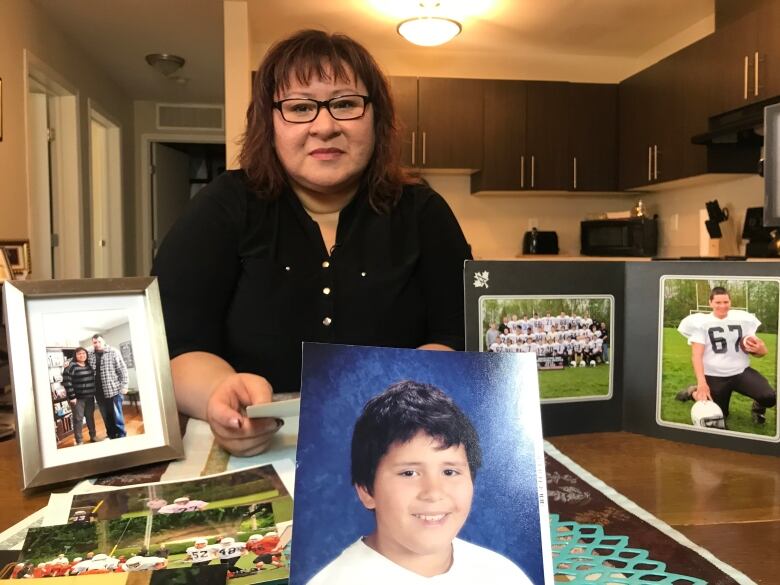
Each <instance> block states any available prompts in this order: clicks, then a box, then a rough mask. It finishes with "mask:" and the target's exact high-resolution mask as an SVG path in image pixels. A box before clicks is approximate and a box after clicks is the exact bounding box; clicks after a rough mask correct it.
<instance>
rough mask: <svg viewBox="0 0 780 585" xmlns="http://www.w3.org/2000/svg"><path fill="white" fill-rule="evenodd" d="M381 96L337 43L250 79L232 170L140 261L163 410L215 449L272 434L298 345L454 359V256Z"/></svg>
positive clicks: (275, 57)
mask: <svg viewBox="0 0 780 585" xmlns="http://www.w3.org/2000/svg"><path fill="white" fill-rule="evenodd" d="M399 156H400V148H399V142H398V137H397V131H396V120H395V113H394V108H393V103H392V99H391V96H390V92H389V88H388V83H387V80H386V79H385V77H384V76H383V75H382V73H381V71H380V70H379V67H378V66H377V64H376V62H375V61H374V59H373V58H372V57H371V55H370V54H369V53H368V52H367V51H366V50H365V49H364V48H363V47H362V46H360V45H359V44H357V43H356V42H355V41H353V40H352V39H350V38H348V37H346V36H343V35H328V34H326V33H324V32H321V31H313V30H309V31H301V32H299V33H297V34H295V35H293V36H292V37H290V38H288V39H286V40H283V41H281V42H279V43H277V44H276V45H274V46H273V47H272V48H271V49H270V50H269V52H268V54H267V55H266V57H265V59H264V61H263V63H261V66H260V69H259V70H258V72H257V75H256V76H255V80H254V87H253V90H252V103H251V105H250V106H249V109H248V113H247V130H246V134H245V136H244V141H243V146H242V150H241V154H240V163H241V167H242V170H241V171H232V172H228V173H226V174H224V175H222V176H221V177H219V178H218V179H217V180H216V181H214V183H212V184H211V185H210V186H209V187H207V188H206V189H204V190H203V191H202V192H201V194H200V195H199V196H198V197H196V198H195V200H194V201H193V204H192V205H191V206H190V208H189V209H188V211H187V212H186V213H185V215H184V216H183V217H182V218H181V220H180V221H179V222H177V224H176V225H175V226H174V228H173V229H172V230H171V232H170V233H169V235H168V236H167V238H166V240H165V242H164V243H163V246H162V247H161V249H160V251H159V254H158V256H157V258H156V259H155V266H154V271H153V272H154V273H155V274H157V275H158V277H159V282H160V291H161V295H162V300H163V309H164V313H165V324H166V331H167V335H168V341H169V348H170V352H171V357H172V361H171V367H172V372H173V379H174V387H175V391H176V398H177V403H178V405H179V409H180V410H181V411H182V412H184V413H185V414H188V415H190V416H195V417H197V418H202V419H204V420H208V422H209V423H210V425H211V427H212V430H213V431H214V434H215V436H216V438H217V441H218V442H219V443H220V444H221V445H222V446H223V447H225V448H226V449H227V450H229V451H231V452H233V453H236V454H244V455H250V454H254V453H257V452H260V451H262V450H264V449H265V448H267V446H268V443H269V441H270V439H271V437H272V434H273V433H274V432H276V430H278V428H279V424H280V421H276V420H274V419H249V418H247V417H246V416H245V415H244V414H243V409H244V407H246V406H247V405H250V404H255V403H261V402H267V401H270V400H271V394H272V392H273V391H274V390H275V391H277V392H286V391H295V390H298V387H299V382H300V352H301V342H302V341H317V342H326V343H346V344H355V345H380V346H394V347H422V348H426V349H460V348H462V346H463V276H462V274H463V261H464V260H465V259H467V258H470V251H469V247H468V244H467V243H466V240H465V238H464V237H463V233H462V231H461V229H460V227H459V226H458V223H457V220H456V219H455V217H454V216H453V214H452V212H451V211H450V209H449V207H448V206H447V204H446V203H445V202H444V200H443V199H442V198H441V197H440V196H439V195H438V194H436V193H435V192H433V191H432V190H431V189H429V188H427V187H425V186H424V185H422V184H420V183H419V181H414V180H412V179H411V178H409V177H408V176H406V175H405V174H404V172H403V171H402V170H401V168H400V164H399Z"/></svg>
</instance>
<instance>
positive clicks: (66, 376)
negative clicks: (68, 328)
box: [62, 347, 97, 445]
mask: <svg viewBox="0 0 780 585" xmlns="http://www.w3.org/2000/svg"><path fill="white" fill-rule="evenodd" d="M88 355H89V354H88V353H87V350H86V348H83V347H77V348H76V351H75V352H74V355H73V360H71V362H70V363H69V364H68V365H67V367H66V368H65V370H64V371H63V372H62V385H63V386H64V387H65V390H66V391H67V393H68V401H69V402H70V407H71V410H72V411H73V436H74V438H75V439H76V445H81V444H82V442H83V440H84V438H83V429H82V424H83V421H84V420H86V421H87V430H88V431H89V440H90V442H91V443H94V442H95V441H97V431H96V430H95V371H94V370H93V369H92V367H91V366H90V365H89V363H87V359H88Z"/></svg>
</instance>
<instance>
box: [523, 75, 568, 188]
mask: <svg viewBox="0 0 780 585" xmlns="http://www.w3.org/2000/svg"><path fill="white" fill-rule="evenodd" d="M569 85H570V84H569V83H565V82H548V81H530V82H528V84H527V95H526V100H527V102H526V103H527V106H526V136H525V159H524V160H525V164H524V165H523V166H525V171H526V172H525V178H524V182H525V188H526V189H534V190H537V191H539V190H542V191H561V190H565V189H567V188H568V187H569V183H568V181H567V170H568V168H569V160H570V157H569V101H568V95H569Z"/></svg>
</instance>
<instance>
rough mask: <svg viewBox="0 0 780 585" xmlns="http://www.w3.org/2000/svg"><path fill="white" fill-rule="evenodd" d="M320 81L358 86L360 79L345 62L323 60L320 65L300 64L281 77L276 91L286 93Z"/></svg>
mask: <svg viewBox="0 0 780 585" xmlns="http://www.w3.org/2000/svg"><path fill="white" fill-rule="evenodd" d="M318 81H319V82H324V83H331V84H334V85H335V84H339V83H343V84H345V85H350V86H356V85H358V79H357V78H356V76H355V73H354V71H353V70H352V67H350V66H349V64H347V63H344V62H343V61H337V62H335V63H333V62H331V61H326V60H322V61H320V62H318V63H298V64H297V65H295V66H294V67H293V68H291V70H290V71H289V72H288V73H287V75H282V76H280V77H279V79H278V82H277V86H276V90H277V91H286V90H288V89H290V88H291V87H301V86H302V87H308V86H309V85H311V84H312V83H314V82H318Z"/></svg>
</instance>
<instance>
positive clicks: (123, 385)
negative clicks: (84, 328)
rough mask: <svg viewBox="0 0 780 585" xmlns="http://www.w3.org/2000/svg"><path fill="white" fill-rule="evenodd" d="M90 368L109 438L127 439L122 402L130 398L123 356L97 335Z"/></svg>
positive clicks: (93, 343)
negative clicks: (93, 375)
mask: <svg viewBox="0 0 780 585" xmlns="http://www.w3.org/2000/svg"><path fill="white" fill-rule="evenodd" d="M89 365H90V367H91V368H92V370H93V371H94V372H95V397H96V398H97V401H98V406H99V407H100V414H101V415H102V416H103V421H104V422H105V423H106V434H107V435H108V438H109V439H120V438H122V437H125V436H127V431H126V430H125V417H124V413H123V410H122V401H123V399H124V395H125V394H127V384H128V380H129V376H128V373H127V366H126V365H125V360H124V359H122V354H121V353H120V352H119V350H118V349H116V348H114V347H111V346H110V345H108V344H107V343H106V340H105V339H103V336H102V335H99V334H95V335H93V336H92V351H90V352H89Z"/></svg>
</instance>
